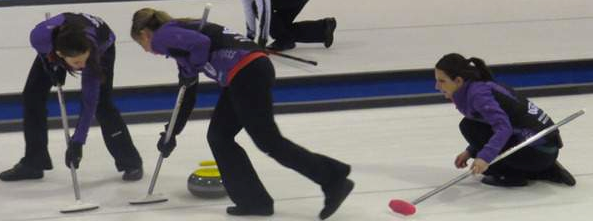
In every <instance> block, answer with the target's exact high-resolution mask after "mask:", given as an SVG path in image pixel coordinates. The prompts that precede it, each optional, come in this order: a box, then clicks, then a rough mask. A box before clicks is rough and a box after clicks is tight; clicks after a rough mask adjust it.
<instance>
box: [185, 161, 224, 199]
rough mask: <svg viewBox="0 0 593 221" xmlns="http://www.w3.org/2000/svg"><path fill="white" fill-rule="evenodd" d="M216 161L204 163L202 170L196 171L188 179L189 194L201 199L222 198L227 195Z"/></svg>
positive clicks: (201, 164) (202, 163)
mask: <svg viewBox="0 0 593 221" xmlns="http://www.w3.org/2000/svg"><path fill="white" fill-rule="evenodd" d="M215 165H216V163H215V162H214V161H203V162H201V163H200V166H202V168H200V169H197V170H196V171H194V172H193V173H192V174H191V175H190V176H189V178H188V179H187V189H188V190H189V192H190V193H191V194H192V195H194V196H197V197H201V198H220V197H224V196H226V195H227V193H226V190H225V189H224V186H223V185H222V179H221V178H220V172H219V171H218V168H216V167H213V166H215Z"/></svg>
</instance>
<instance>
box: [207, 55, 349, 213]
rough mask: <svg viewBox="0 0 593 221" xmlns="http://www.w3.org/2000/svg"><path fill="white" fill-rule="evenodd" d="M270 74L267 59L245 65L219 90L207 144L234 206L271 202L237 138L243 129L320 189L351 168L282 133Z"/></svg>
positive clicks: (344, 174) (251, 205)
mask: <svg viewBox="0 0 593 221" xmlns="http://www.w3.org/2000/svg"><path fill="white" fill-rule="evenodd" d="M274 75H275V73H274V67H273V66H272V63H271V62H270V60H269V59H268V58H267V57H262V58H258V59H256V60H254V61H253V62H251V63H250V64H249V65H247V66H246V67H245V68H243V69H242V70H241V71H240V72H239V73H238V74H237V75H236V77H235V78H234V79H233V81H232V82H231V85H230V86H229V87H226V88H224V89H223V91H222V94H221V95H220V98H219V101H218V104H217V105H216V108H215V110H214V113H213V115H212V119H211V121H210V126H209V128H208V143H209V144H210V148H211V149H212V153H213V155H214V158H215V159H216V161H217V163H218V167H219V169H220V172H221V177H222V180H223V183H224V186H225V188H226V190H227V192H228V194H229V197H230V198H231V200H232V201H233V202H234V203H235V204H237V206H244V207H260V206H270V205H272V204H273V199H272V198H271V197H270V195H269V194H268V192H267V191H266V189H265V187H264V186H263V184H262V183H261V181H260V180H259V178H258V176H257V173H256V172H255V170H254V168H253V166H252V164H251V162H250V160H249V158H248V156H247V154H246V153H245V151H244V150H243V148H242V147H241V146H240V145H239V144H238V143H237V142H235V135H236V134H237V133H238V132H239V131H240V130H241V129H243V128H245V130H246V131H247V133H248V134H249V136H250V137H251V138H252V139H253V141H254V143H255V145H256V146H257V147H258V148H259V149H260V150H261V151H263V152H265V153H266V154H268V156H270V157H272V158H274V159H275V160H276V161H278V162H279V163H280V164H282V165H283V166H285V167H288V168H291V169H293V170H295V171H297V172H299V173H300V174H302V175H304V176H306V177H307V178H309V179H311V180H312V181H314V182H315V183H317V184H320V185H321V186H322V187H324V186H327V185H331V184H332V182H333V181H336V180H339V179H343V178H345V176H346V173H347V172H346V171H348V172H349V169H350V166H349V165H346V164H344V163H341V162H339V161H337V160H335V159H332V158H329V157H326V156H323V155H320V154H316V153H312V152H309V151H308V150H306V149H304V148H302V147H300V146H299V145H297V144H295V143H293V142H291V141H290V140H288V139H286V138H284V137H283V136H282V134H280V131H279V130H278V126H277V125H276V123H275V122H274V115H273V112H272V93H271V87H272V84H273V82H274Z"/></svg>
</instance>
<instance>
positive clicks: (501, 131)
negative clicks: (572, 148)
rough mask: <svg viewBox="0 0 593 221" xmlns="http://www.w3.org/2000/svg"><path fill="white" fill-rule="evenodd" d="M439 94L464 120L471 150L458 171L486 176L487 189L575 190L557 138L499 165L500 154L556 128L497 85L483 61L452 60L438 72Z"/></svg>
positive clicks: (457, 56) (457, 163)
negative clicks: (542, 183) (546, 185)
mask: <svg viewBox="0 0 593 221" xmlns="http://www.w3.org/2000/svg"><path fill="white" fill-rule="evenodd" d="M435 79H436V85H435V87H436V89H438V90H439V91H441V92H442V93H443V94H444V95H445V97H446V98H447V99H450V100H452V101H453V103H454V104H455V107H456V108H457V109H458V110H459V112H461V114H463V116H464V118H463V120H462V121H461V123H460V124H459V128H460V130H461V133H462V134H463V136H464V138H465V139H466V140H467V142H468V143H469V146H468V147H467V148H466V149H465V150H464V151H463V152H461V153H460V154H459V155H458V156H457V158H456V159H455V166H456V167H457V168H465V167H467V160H468V159H469V158H475V159H474V161H473V163H472V165H471V167H470V169H471V170H472V172H473V173H474V174H484V175H486V176H485V177H484V178H483V179H482V183H485V184H489V185H494V186H525V185H527V184H528V180H549V181H552V182H556V183H564V184H566V185H569V186H574V185H575V183H576V181H575V180H574V178H573V176H572V175H571V174H570V173H569V172H568V171H567V170H566V169H564V167H562V165H561V164H560V163H558V161H557V160H556V159H557V158H558V152H559V149H560V148H561V147H562V140H561V138H560V133H559V132H558V131H555V132H552V133H550V134H548V135H546V136H544V137H543V138H541V139H539V140H537V141H535V142H533V143H532V144H530V145H529V146H527V147H524V148H523V149H521V150H519V151H517V152H516V153H514V154H512V155H510V156H508V157H506V158H505V159H503V160H501V161H499V162H498V163H496V164H494V165H489V163H490V162H491V161H492V160H493V159H494V158H496V156H498V155H499V154H500V153H502V152H504V151H505V150H507V149H508V148H510V147H513V146H515V145H517V144H519V143H520V142H522V141H524V140H526V139H527V138H528V137H529V136H532V135H534V134H535V133H537V132H539V131H541V130H543V129H545V128H547V127H549V126H551V125H553V124H554V122H553V121H552V120H551V119H550V117H549V116H548V115H547V114H546V113H545V112H544V111H543V110H542V109H540V108H538V107H537V106H536V105H535V104H533V103H532V102H531V101H529V100H527V99H526V98H524V97H522V96H520V95H518V94H517V93H515V91H514V90H513V89H512V88H510V87H506V86H503V85H502V84H499V83H497V82H495V81H494V79H493V78H492V74H491V72H490V70H489V68H488V67H487V66H486V64H485V63H484V61H482V60H481V59H479V58H473V57H472V58H469V59H466V58H464V57H463V56H462V55H460V54H455V53H452V54H447V55H445V56H444V57H443V58H441V59H440V60H439V61H438V62H437V64H436V68H435Z"/></svg>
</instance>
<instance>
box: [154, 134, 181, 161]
mask: <svg viewBox="0 0 593 221" xmlns="http://www.w3.org/2000/svg"><path fill="white" fill-rule="evenodd" d="M160 135H161V138H160V139H159V142H158V143H157V145H156V146H157V148H158V149H159V151H160V152H161V154H162V155H163V157H164V158H167V157H169V155H171V152H173V149H175V147H176V146H177V141H176V140H175V135H171V139H169V142H167V143H165V137H166V136H167V133H166V132H161V133H160Z"/></svg>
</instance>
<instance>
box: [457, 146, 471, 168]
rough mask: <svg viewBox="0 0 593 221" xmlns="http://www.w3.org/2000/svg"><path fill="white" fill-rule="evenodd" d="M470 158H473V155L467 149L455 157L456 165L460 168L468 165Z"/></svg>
mask: <svg viewBox="0 0 593 221" xmlns="http://www.w3.org/2000/svg"><path fill="white" fill-rule="evenodd" d="M469 158H471V155H470V154H469V152H468V151H467V150H465V151H463V152H461V153H460V154H459V155H457V157H456V158H455V167H457V168H458V169H461V168H465V167H467V160H469Z"/></svg>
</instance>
